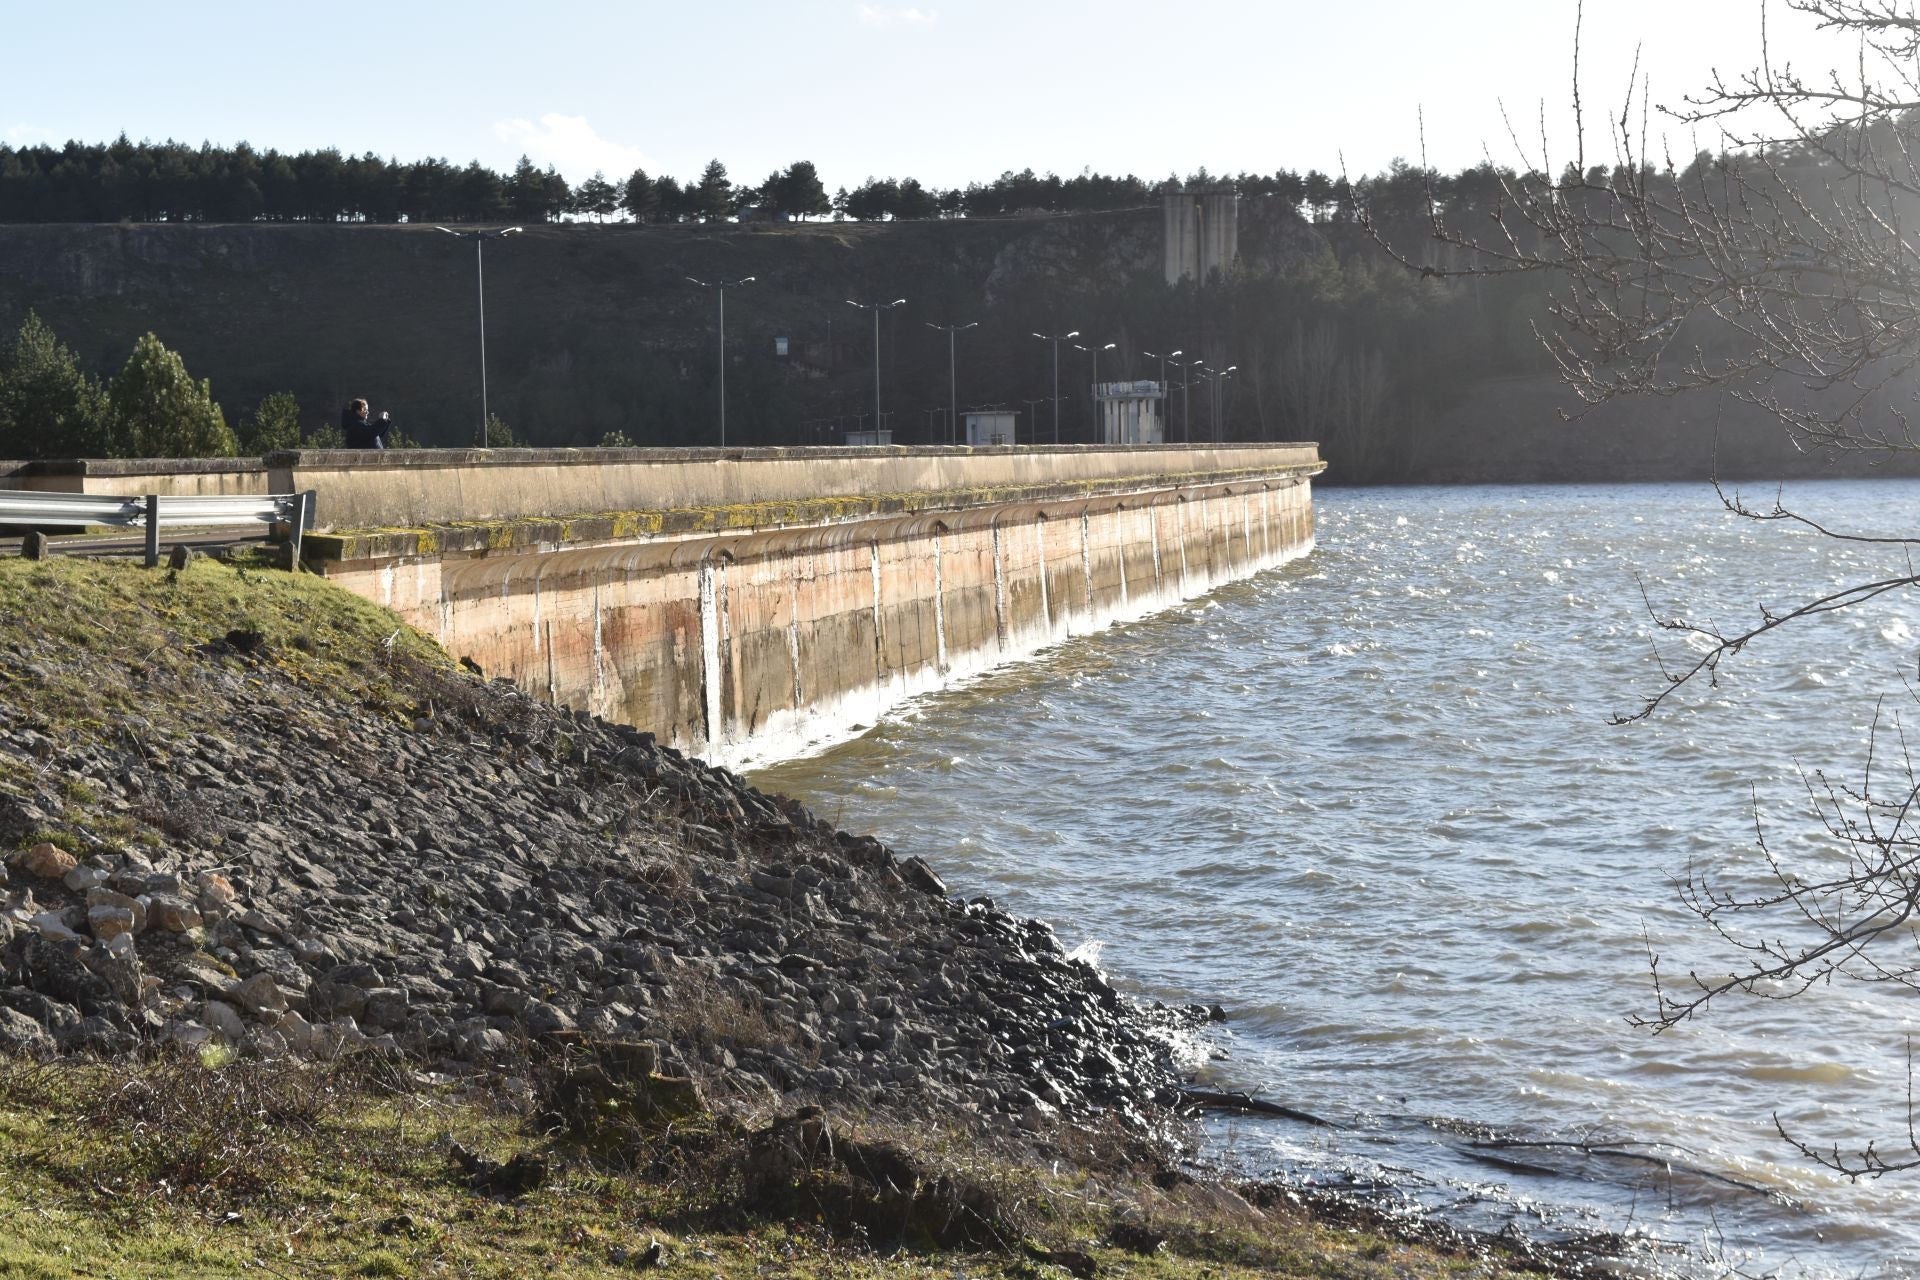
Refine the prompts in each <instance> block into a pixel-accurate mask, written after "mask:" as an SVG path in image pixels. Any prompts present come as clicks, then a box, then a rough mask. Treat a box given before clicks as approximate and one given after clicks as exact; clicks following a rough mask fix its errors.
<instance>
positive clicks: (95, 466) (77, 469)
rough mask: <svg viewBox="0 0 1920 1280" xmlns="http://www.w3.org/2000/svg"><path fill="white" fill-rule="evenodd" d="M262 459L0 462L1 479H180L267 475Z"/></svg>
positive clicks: (89, 459) (48, 459)
mask: <svg viewBox="0 0 1920 1280" xmlns="http://www.w3.org/2000/svg"><path fill="white" fill-rule="evenodd" d="M266 469H267V463H266V461H265V460H264V459H262V458H37V459H34V460H31V461H21V462H6V461H0V477H15V476H17V477H21V478H23V479H24V478H32V477H38V476H113V477H115V478H119V477H123V476H178V475H199V476H204V475H219V474H224V473H227V472H246V471H265V470H266Z"/></svg>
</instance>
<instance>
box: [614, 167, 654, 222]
mask: <svg viewBox="0 0 1920 1280" xmlns="http://www.w3.org/2000/svg"><path fill="white" fill-rule="evenodd" d="M620 207H621V208H622V209H625V210H626V211H627V214H628V216H629V217H631V218H632V219H633V220H634V221H635V222H651V221H653V218H654V214H655V212H656V211H657V210H658V209H659V208H660V191H659V188H657V187H656V186H654V184H653V179H652V178H649V177H648V176H647V171H646V170H645V169H635V170H634V171H633V174H632V175H631V176H630V177H629V178H628V179H627V186H626V190H625V191H624V192H622V193H621V196H620Z"/></svg>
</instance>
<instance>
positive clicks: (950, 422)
mask: <svg viewBox="0 0 1920 1280" xmlns="http://www.w3.org/2000/svg"><path fill="white" fill-rule="evenodd" d="M926 326H927V328H929V329H944V330H945V331H946V334H947V443H948V444H957V443H959V430H960V428H959V426H958V423H959V419H958V418H956V417H955V416H954V410H955V409H957V408H958V407H959V404H960V379H959V375H958V374H956V373H955V372H954V369H955V365H954V363H953V338H954V335H955V334H957V333H961V332H963V331H965V330H967V329H977V328H979V327H980V322H979V321H978V320H975V321H973V322H971V323H969V324H935V323H934V322H933V321H931V320H928V321H927V322H926ZM876 341H877V340H876Z"/></svg>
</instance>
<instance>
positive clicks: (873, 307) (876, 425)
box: [847, 298, 906, 431]
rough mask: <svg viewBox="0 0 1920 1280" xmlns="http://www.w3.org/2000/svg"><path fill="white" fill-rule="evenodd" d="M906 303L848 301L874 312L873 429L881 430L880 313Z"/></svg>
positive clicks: (904, 301) (850, 303)
mask: <svg viewBox="0 0 1920 1280" xmlns="http://www.w3.org/2000/svg"><path fill="white" fill-rule="evenodd" d="M905 303H906V299H905V298H895V299H894V300H893V301H892V302H855V301H854V300H853V299H852V298H848V299H847V305H848V306H850V307H858V308H860V309H861V310H862V311H871V312H873V429H874V430H875V431H879V430H880V313H881V312H882V311H891V310H893V308H895V307H898V306H902V305H904V304H905Z"/></svg>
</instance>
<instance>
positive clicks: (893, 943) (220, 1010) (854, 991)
mask: <svg viewBox="0 0 1920 1280" xmlns="http://www.w3.org/2000/svg"><path fill="white" fill-rule="evenodd" d="M19 563H20V562H12V563H11V564H10V565H8V566H5V567H6V568H7V570H8V572H9V573H10V574H11V577H10V578H9V580H8V581H6V582H3V583H0V588H6V589H7V590H0V605H11V606H13V608H12V609H10V613H11V614H12V615H13V616H11V617H9V618H8V619H7V621H5V623H4V624H3V625H0V849H4V850H6V851H7V857H6V862H5V872H4V880H3V881H0V1049H5V1050H11V1051H14V1052H27V1053H33V1054H42V1055H51V1054H56V1053H66V1054H79V1053H92V1054H124V1053H133V1052H139V1051H143V1050H146V1049H149V1048H151V1047H154V1046H161V1045H167V1044H174V1045H185V1046H206V1045H210V1044H225V1045H228V1046H231V1047H233V1048H234V1049H236V1050H238V1051H241V1052H244V1053H256V1054H297V1055H331V1054H338V1053H351V1052H357V1051H372V1050H384V1051H387V1052H390V1053H398V1054H404V1055H409V1056H411V1057H412V1058H415V1059H418V1060H421V1061H424V1062H428V1063H432V1064H436V1065H438V1066H440V1067H443V1068H450V1069H456V1070H457V1069H462V1068H474V1069H480V1068H486V1067H488V1066H491V1065H498V1064H500V1063H503V1062H507V1061H510V1060H514V1059H516V1058H517V1057H520V1056H522V1055H525V1054H526V1053H528V1052H529V1051H533V1052H538V1051H539V1050H540V1048H541V1046H544V1045H555V1044H560V1045H564V1044H567V1043H577V1042H581V1041H591V1042H626V1043H639V1044H650V1045H653V1046H655V1049H653V1050H651V1051H650V1052H651V1053H654V1054H657V1055H658V1056H657V1060H658V1061H659V1062H660V1063H661V1064H662V1070H663V1071H666V1072H668V1073H670V1074H674V1075H682V1074H684V1075H689V1076H691V1077H693V1078H694V1079H695V1080H697V1081H699V1082H700V1083H701V1084H702V1085H703V1086H704V1088H705V1090H706V1092H707V1094H708V1096H709V1097H712V1098H714V1099H715V1100H720V1099H723V1098H735V1099H740V1100H743V1101H748V1102H753V1101H765V1102H777V1103H784V1102H785V1101H788V1100H792V1101H802V1102H804V1101H822V1102H829V1103H832V1104H834V1105H841V1106H844V1105H852V1106H857V1107H862V1108H873V1109H878V1110H884V1111H889V1112H896V1113H903V1114H914V1113H921V1112H924V1111H925V1110H926V1108H928V1107H938V1108H943V1109H950V1110H951V1111H952V1112H954V1113H962V1114H974V1113H977V1114H980V1115H983V1116H987V1117H1002V1118H1005V1119H1007V1120H1010V1121H1012V1122H1014V1123H1017V1124H1021V1125H1024V1126H1026V1127H1027V1128H1030V1129H1032V1128H1045V1127H1048V1126H1049V1125H1050V1124H1051V1123H1053V1122H1054V1121H1055V1120H1056V1118H1071V1119H1074V1120H1085V1119H1089V1118H1092V1117H1094V1116H1096V1115H1103V1114H1115V1113H1117V1114H1119V1115H1121V1116H1123V1117H1138V1116H1141V1115H1144V1114H1146V1113H1149V1112H1151V1111H1152V1110H1153V1109H1154V1107H1155V1106H1156V1104H1170V1103H1172V1102H1174V1101H1175V1093H1176V1090H1177V1087H1178V1084H1179V1074H1180V1073H1179V1066H1178V1063H1177V1061H1176V1054H1175V1052H1174V1050H1173V1049H1172V1047H1171V1046H1172V1044H1173V1043H1175V1042H1176V1041H1177V1038H1178V1036H1179V1034H1180V1029H1181V1028H1184V1027H1190V1026H1191V1025H1192V1023H1193V1022H1194V1021H1196V1020H1198V1019H1201V1018H1204V1016H1205V1014H1204V1011H1199V1010H1178V1011H1176V1010H1162V1009H1142V1008H1139V1007H1137V1006H1135V1005H1133V1004H1131V1003H1130V1002H1129V1001H1127V1000H1125V999H1123V998H1122V997H1121V996H1120V995H1118V994H1117V993H1116V992H1115V991H1114V989H1113V988H1112V987H1111V986H1110V985H1109V984H1108V983H1107V982H1106V981H1105V980H1103V979H1102V977H1101V976H1100V975H1099V974H1098V973H1097V972H1096V971H1095V970H1094V969H1093V968H1092V967H1091V966H1090V965H1088V964H1087V963H1085V962H1083V961H1080V960H1077V959H1074V958H1072V957H1070V956H1068V955H1067V954H1065V953H1064V951H1063V949H1062V947H1061V946H1060V944H1059V942H1058V941H1057V940H1056V939H1055V937H1054V935H1053V932H1052V930H1051V929H1049V928H1048V926H1047V925H1046V924H1044V923H1042V922H1040V921H1037V920H1021V919H1017V918H1015V917H1013V916H1012V915H1009V914H1008V913H1006V912H1004V911H1002V910H1000V909H998V908H997V907H995V906H994V905H993V904H992V903H991V902H990V901H987V900H985V899H976V900H975V901H973V902H962V901H959V900H957V899H956V898H954V897H951V896H949V894H948V892H947V890H946V887H945V886H944V885H943V884H942V883H941V881H940V880H939V878H938V876H937V875H936V874H935V872H934V871H933V870H932V869H931V868H929V867H927V866H926V865H925V864H924V863H922V862H920V861H919V860H918V859H906V860H901V859H899V858H897V857H896V856H895V855H894V854H893V853H892V852H891V851H890V850H889V849H888V848H887V847H886V846H885V845H883V844H881V843H880V842H879V841H877V840H874V839H872V838H869V837H865V836H856V835H852V834H849V833H846V832H843V831H837V830H835V829H834V828H833V827H832V826H831V824H829V823H827V822H825V821H822V820H821V819H820V818H818V817H817V816H816V815H814V814H813V813H810V812H809V811H808V810H807V809H806V808H805V807H804V806H802V805H800V804H799V803H797V802H795V801H793V800H790V799H785V798H781V797H775V796H769V795H764V794H762V793H760V792H758V791H755V790H754V789H753V788H751V787H749V786H747V785H745V784H744V783H743V782H742V781H741V780H740V779H739V778H737V777H735V776H733V775H732V774H730V773H728V772H726V771H724V770H719V769H712V768H709V767H707V766H706V765H704V764H702V763H700V762H698V761H695V760H690V759H687V758H684V757H682V756H681V755H680V754H679V753H677V752H675V751H673V750H671V749H669V748H664V747H661V746H659V745H658V744H656V743H655V742H654V741H653V739H652V738H651V736H649V735H647V734H644V733H639V732H635V731H633V730H631V729H627V728H624V727H621V726H616V725H611V724H607V723H604V722H601V721H598V720H594V719H590V718H585V717H580V716H576V715H571V714H568V713H566V712H564V711H558V710H554V709H551V708H548V707H546V706H543V705H541V704H539V703H537V702H535V701H533V700H531V699H530V698H528V697H526V696H525V695H523V694H521V693H519V692H517V691H515V690H514V689H512V688H511V687H510V686H507V685H505V684H503V683H492V682H487V681H485V680H483V679H480V678H478V677H475V676H472V675H469V674H467V673H463V672H460V671H457V670H450V669H448V668H446V667H445V666H444V665H443V664H444V660H443V659H439V658H438V656H437V655H435V654H432V653H428V652H426V651H425V648H424V645H423V644H422V643H421V642H419V641H418V640H417V638H415V637H412V636H411V635H410V634H408V635H407V636H405V637H404V638H405V641H406V642H405V643H402V644H396V643H395V641H396V637H398V636H400V635H401V633H400V632H397V631H396V632H393V633H392V634H387V635H385V637H384V639H380V638H378V637H379V636H380V635H381V629H382V628H388V627H391V626H392V623H391V621H390V619H387V618H385V617H384V616H370V617H368V618H365V619H360V620H356V621H354V622H353V623H352V624H351V625H348V624H343V623H340V622H339V620H338V619H327V618H324V617H323V616H322V615H324V614H325V613H326V611H327V610H329V609H332V608H335V607H345V606H336V605H335V604H334V602H332V601H331V600H330V599H329V596H328V589H327V588H325V587H324V586H323V585H320V584H315V583H312V582H311V581H308V580H294V579H289V578H287V577H286V576H285V575H279V576H278V577H279V580H278V581H276V582H272V583H268V584H265V585H262V584H260V583H259V582H258V580H257V579H255V580H249V579H248V577H247V575H246V574H244V573H240V574H238V575H236V573H235V571H234V570H232V569H229V568H227V567H225V566H221V565H216V564H209V563H200V564H195V565H194V566H192V567H190V568H189V569H187V570H185V571H184V572H183V573H181V574H179V575H177V577H178V578H179V579H180V584H181V585H169V586H165V587H163V586H160V585H159V584H158V582H157V579H159V578H160V577H161V576H162V575H159V574H153V575H148V576H147V578H145V579H140V578H139V576H138V575H139V571H137V570H132V569H124V568H116V567H111V566H98V565H93V566H81V565H70V564H60V565H54V566H47V567H36V568H35V569H32V570H28V569H24V568H19V567H18V566H19ZM16 570H17V571H16ZM113 575H133V577H132V578H131V579H125V580H123V579H120V578H115V577H114V576H113ZM128 581H131V582H132V585H131V586H128V585H127V582H128ZM169 581H170V583H171V580H169ZM148 583H152V584H153V585H152V586H150V587H149V586H148V585H146V584H148ZM187 588H193V590H188V589H187ZM9 591H10V592H11V594H10V595H9V594H8V592H9ZM103 591H104V592H107V593H108V594H112V595H114V600H115V601H116V602H117V603H114V604H113V606H112V607H114V608H119V609H122V610H126V611H139V616H138V618H137V619H133V620H131V622H128V620H127V619H119V618H105V619H98V618H96V619H93V622H94V625H95V626H96V627H97V631H96V632H95V633H93V634H91V635H89V634H86V633H83V632H79V631H76V629H75V628H74V627H73V626H70V625H67V623H66V622H65V621H63V620H62V618H61V617H60V616H59V615H60V612H61V610H62V608H65V609H67V610H69V611H70V612H79V613H83V614H88V615H91V614H92V613H94V612H97V611H98V610H99V609H100V608H103V607H106V606H103V605H99V604H93V605H90V606H89V605H84V604H83V603H81V602H84V601H88V600H91V599H92V598H93V597H94V596H96V595H98V594H100V593H101V592H103ZM36 593H39V597H38V598H39V601H40V608H39V609H37V610H34V611H32V612H26V611H23V610H22V609H21V608H20V606H21V605H22V603H23V602H29V601H32V600H34V599H35V598H36ZM115 593H117V594H115ZM260 593H265V594H264V595H261V594H260ZM149 597H152V598H149ZM236 604H237V605H238V606H239V607H235V606H236ZM352 607H353V608H354V609H356V610H359V611H361V612H362V613H372V611H370V610H368V609H367V607H366V606H362V605H359V604H358V603H357V602H355V604H354V605H353V606H352ZM36 615H37V619H36ZM242 618H244V619H246V620H245V621H244V623H243V624H241V625H235V624H234V622H235V620H237V619H242ZM123 622H127V623H128V625H123ZM156 639H157V643H155V641H156ZM410 646H411V647H410Z"/></svg>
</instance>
